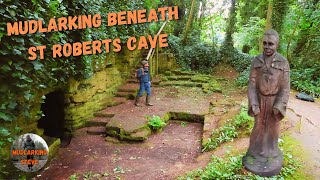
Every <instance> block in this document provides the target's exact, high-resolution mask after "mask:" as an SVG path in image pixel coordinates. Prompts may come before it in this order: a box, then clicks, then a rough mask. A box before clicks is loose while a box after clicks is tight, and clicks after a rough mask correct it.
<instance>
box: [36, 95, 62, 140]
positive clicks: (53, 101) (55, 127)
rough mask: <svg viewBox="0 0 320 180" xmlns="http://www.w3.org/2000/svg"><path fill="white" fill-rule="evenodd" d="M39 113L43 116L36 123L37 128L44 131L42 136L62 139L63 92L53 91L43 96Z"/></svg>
mask: <svg viewBox="0 0 320 180" xmlns="http://www.w3.org/2000/svg"><path fill="white" fill-rule="evenodd" d="M45 97H46V98H45V100H44V103H42V104H41V111H42V113H43V114H44V116H43V117H41V119H40V120H39V122H38V127H39V128H42V129H44V135H46V136H50V137H56V138H63V136H64V134H65V132H64V125H65V114H64V92H63V91H54V92H51V93H49V94H47V95H45Z"/></svg>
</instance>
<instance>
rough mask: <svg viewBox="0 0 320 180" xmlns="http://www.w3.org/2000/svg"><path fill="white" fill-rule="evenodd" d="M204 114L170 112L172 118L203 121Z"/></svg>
mask: <svg viewBox="0 0 320 180" xmlns="http://www.w3.org/2000/svg"><path fill="white" fill-rule="evenodd" d="M204 116H205V115H204V114H203V115H201V114H190V113H187V112H170V117H171V119H172V120H184V121H190V122H200V123H203V121H204Z"/></svg>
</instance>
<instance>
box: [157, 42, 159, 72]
mask: <svg viewBox="0 0 320 180" xmlns="http://www.w3.org/2000/svg"><path fill="white" fill-rule="evenodd" d="M156 74H159V44H158V43H157V58H156Z"/></svg>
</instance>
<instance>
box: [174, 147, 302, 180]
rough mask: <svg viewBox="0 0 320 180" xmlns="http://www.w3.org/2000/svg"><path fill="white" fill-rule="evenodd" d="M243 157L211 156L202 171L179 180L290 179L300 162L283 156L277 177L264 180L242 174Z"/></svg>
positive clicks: (287, 154) (287, 155) (194, 172)
mask: <svg viewBox="0 0 320 180" xmlns="http://www.w3.org/2000/svg"><path fill="white" fill-rule="evenodd" d="M242 157H243V155H242V154H241V155H235V156H229V157H228V158H225V159H224V158H220V157H217V156H214V155H212V157H211V161H210V163H209V164H208V165H207V166H206V167H205V168H204V170H202V169H198V170H195V171H192V172H189V173H188V174H187V175H186V177H180V178H179V179H187V180H188V179H202V180H210V179H255V180H262V179H263V180H277V179H285V178H290V177H292V176H294V175H295V173H296V171H297V170H298V168H299V167H301V165H300V162H299V161H298V160H295V159H294V158H293V156H292V155H291V154H290V153H288V152H287V153H285V154H284V165H283V168H282V169H281V172H280V174H279V175H277V176H274V177H271V178H265V177H261V176H258V175H255V174H253V173H251V172H249V173H248V174H246V175H245V174H243V171H242V169H243V166H242Z"/></svg>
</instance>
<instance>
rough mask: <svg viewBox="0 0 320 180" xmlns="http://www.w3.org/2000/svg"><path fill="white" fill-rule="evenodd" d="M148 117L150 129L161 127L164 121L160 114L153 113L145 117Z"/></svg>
mask: <svg viewBox="0 0 320 180" xmlns="http://www.w3.org/2000/svg"><path fill="white" fill-rule="evenodd" d="M147 118H148V119H149V122H148V125H149V126H150V128H151V129H152V130H159V129H162V128H163V127H164V126H165V125H166V123H165V122H164V121H162V120H161V118H160V116H155V115H153V116H152V117H147Z"/></svg>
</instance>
